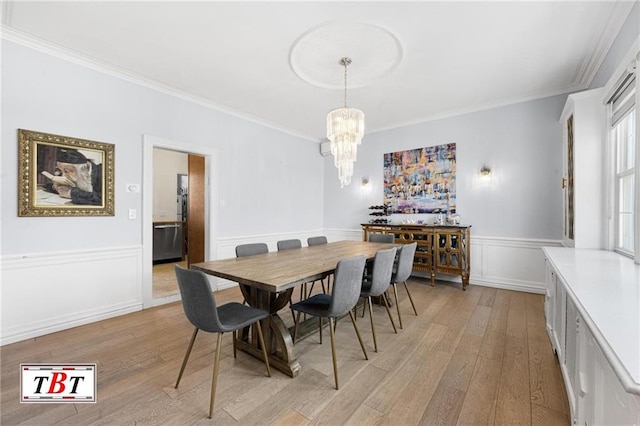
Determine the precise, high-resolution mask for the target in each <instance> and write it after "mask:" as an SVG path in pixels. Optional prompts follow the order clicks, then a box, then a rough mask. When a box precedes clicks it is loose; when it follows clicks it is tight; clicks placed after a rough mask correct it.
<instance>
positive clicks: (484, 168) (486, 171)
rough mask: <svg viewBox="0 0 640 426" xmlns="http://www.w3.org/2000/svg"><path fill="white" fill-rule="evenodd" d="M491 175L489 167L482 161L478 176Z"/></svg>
mask: <svg viewBox="0 0 640 426" xmlns="http://www.w3.org/2000/svg"><path fill="white" fill-rule="evenodd" d="M490 175H491V167H489V166H487V165H486V164H485V163H482V167H480V176H482V177H489V176H490Z"/></svg>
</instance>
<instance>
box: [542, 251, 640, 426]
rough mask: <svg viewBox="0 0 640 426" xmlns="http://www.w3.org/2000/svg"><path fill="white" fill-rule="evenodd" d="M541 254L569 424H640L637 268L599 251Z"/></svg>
mask: <svg viewBox="0 0 640 426" xmlns="http://www.w3.org/2000/svg"><path fill="white" fill-rule="evenodd" d="M543 251H544V253H545V256H546V265H547V266H546V280H547V291H546V298H545V307H544V308H545V315H546V322H547V330H548V332H549V337H550V339H551V344H552V346H553V348H554V350H555V351H556V354H557V355H558V361H559V363H560V369H561V371H562V376H563V379H564V383H565V389H566V391H567V397H568V400H569V407H570V410H571V418H572V423H573V424H575V425H581V426H588V425H638V426H640V356H639V355H638V354H640V321H638V315H640V314H639V312H640V298H639V297H638V295H640V288H639V286H640V266H639V265H635V264H633V261H631V260H630V259H627V258H624V257H622V256H620V255H617V254H615V253H612V252H607V251H603V250H576V249H571V248H558V247H555V248H548V247H545V248H544V249H543Z"/></svg>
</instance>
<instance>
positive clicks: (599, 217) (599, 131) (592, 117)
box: [560, 89, 607, 248]
mask: <svg viewBox="0 0 640 426" xmlns="http://www.w3.org/2000/svg"><path fill="white" fill-rule="evenodd" d="M603 94H604V92H603V89H594V90H587V91H584V92H579V93H574V94H572V95H569V97H568V98H567V102H566V104H565V106H564V109H563V110H562V115H561V116H560V122H561V123H562V126H563V170H562V173H563V177H562V188H563V200H564V203H563V211H564V222H563V233H564V236H563V241H564V243H565V245H567V246H569V247H576V248H602V247H604V245H603V244H604V228H603V224H604V223H605V221H604V219H603V214H604V206H605V204H606V203H604V202H603V201H604V198H603V190H602V173H603V172H602V171H603V170H604V158H605V156H604V152H605V150H604V148H605V147H604V146H603V142H602V141H605V140H607V139H606V137H605V134H604V129H605V125H604V117H605V112H604V104H603Z"/></svg>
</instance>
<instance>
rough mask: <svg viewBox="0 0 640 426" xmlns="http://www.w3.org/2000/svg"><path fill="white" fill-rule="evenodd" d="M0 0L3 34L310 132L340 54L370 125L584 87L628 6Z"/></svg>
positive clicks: (331, 92)
mask: <svg viewBox="0 0 640 426" xmlns="http://www.w3.org/2000/svg"><path fill="white" fill-rule="evenodd" d="M3 6H4V7H3V11H2V12H3V16H2V23H3V37H5V38H7V39H9V40H14V41H20V42H23V43H27V44H30V45H38V46H41V47H42V48H45V49H47V51H54V52H56V53H58V54H63V55H64V56H65V57H73V58H79V60H82V61H83V62H84V63H86V60H88V61H90V62H91V63H92V64H93V66H97V67H99V68H100V69H102V70H108V71H110V72H113V71H115V72H117V73H119V74H124V75H126V76H127V78H130V79H131V78H133V79H134V80H136V81H143V82H144V83H145V84H151V85H153V86H154V87H161V88H162V89H163V90H166V91H170V92H172V93H177V94H179V95H181V96H186V97H188V98H191V99H195V100H197V101H198V102H201V103H204V104H207V105H210V106H213V107H214V108H217V109H221V110H224V111H227V112H231V113H233V114H237V115H240V116H243V117H247V118H250V119H253V120H255V121H258V122H261V123H264V124H267V125H269V126H272V127H275V128H278V129H282V130H285V131H287V132H290V133H292V134H295V135H300V136H303V137H305V138H308V139H311V140H314V141H320V140H322V139H323V138H324V137H325V132H326V130H325V117H326V114H327V112H328V111H329V110H331V109H333V108H336V107H340V106H342V105H343V96H344V93H343V89H342V88H341V87H342V85H343V73H344V69H343V68H342V67H341V66H340V65H339V64H338V61H339V60H340V58H341V57H342V56H349V57H351V58H352V60H353V64H352V65H350V66H349V68H348V73H349V74H348V76H349V81H353V82H354V86H359V87H354V88H353V89H349V90H348V99H349V100H348V103H349V106H353V107H356V108H359V109H361V110H362V111H364V113H365V126H366V132H367V133H369V132H375V131H379V130H383V129H389V128H394V127H398V126H401V125H406V124H410V123H417V122H422V121H428V120H431V119H435V118H440V117H446V116H451V115H456V114H460V113H464V112H468V111H474V110H479V109H485V108H490V107H494V106H498V105H504V104H509V103H513V102H518V101H525V100H530V99H536V98H541V97H544V96H550V95H554V94H559V93H566V92H571V91H576V90H580V89H584V88H586V87H587V86H588V85H589V83H590V81H591V80H592V79H593V77H594V75H595V73H596V71H597V70H598V67H599V66H600V64H601V62H602V60H603V59H604V55H605V54H606V52H607V50H608V48H609V47H610V45H611V43H612V42H613V40H614V39H615V36H616V35H617V33H618V31H619V30H620V28H621V26H622V24H623V22H624V19H625V18H626V16H627V15H628V13H629V11H630V9H631V7H632V6H633V2H630V1H622V2H616V1H603V2H597V1H584V2H582V1H567V2H562V1H549V2H507V1H501V2H482V1H472V2H433V1H429V2H397V1H394V2H364V1H357V2H349V3H346V2H335V1H334V2H254V3H249V2H239V1H234V2H211V1H209V2H205V1H199V2H167V1H159V2H155V1H144V2H114V1H104V2H86V1H83V2H80V1H76V2H56V1H47V2H31V1H28V2H27V1H25V2H22V1H20V2H18V1H8V2H3ZM361 27H367V28H369V29H371V28H373V29H374V30H380V31H378V33H379V34H383V35H384V34H390V36H391V38H388V39H384V37H383V38H382V39H380V38H378V37H377V35H376V34H373V33H371V32H362V31H359V28H361ZM327 28H329V29H331V28H337V30H335V31H329V32H328V33H327V31H326V29H327ZM323 31H324V32H323ZM374 32H375V31H374ZM309 34H311V36H312V37H311V40H310V41H309V37H306V38H305V36H309ZM328 34H331V36H328ZM392 39H395V40H396V42H392V41H390V40H392ZM394 43H396V45H395V48H394ZM294 46H295V47H294ZM338 53H339V54H338ZM333 55H337V56H336V57H335V58H332V56H333ZM292 58H293V64H292V62H291V59H292ZM385 67H386V68H385ZM305 70H306V71H305ZM313 72H315V73H316V74H317V76H318V79H320V80H323V81H324V83H322V84H317V82H316V83H314V80H313V78H314V77H313V76H309V75H307V74H308V73H313ZM305 73H307V74H305ZM298 74H300V75H301V76H302V77H301V76H299V75H298ZM332 80H335V83H334V84H332V83H328V82H329V81H332ZM309 81H311V83H310V82H309Z"/></svg>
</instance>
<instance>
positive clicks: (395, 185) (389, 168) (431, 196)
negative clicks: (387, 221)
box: [384, 143, 456, 213]
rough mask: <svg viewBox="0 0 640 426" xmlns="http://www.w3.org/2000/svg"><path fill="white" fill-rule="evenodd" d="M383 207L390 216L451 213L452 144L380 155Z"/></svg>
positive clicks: (453, 193) (453, 182) (453, 190)
mask: <svg viewBox="0 0 640 426" xmlns="http://www.w3.org/2000/svg"><path fill="white" fill-rule="evenodd" d="M384 203H385V204H389V205H391V211H392V213H447V212H451V213H455V212H456V144H455V143H448V144H444V145H436V146H429V147H425V148H418V149H411V150H408V151H399V152H391V153H388V154H384Z"/></svg>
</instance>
